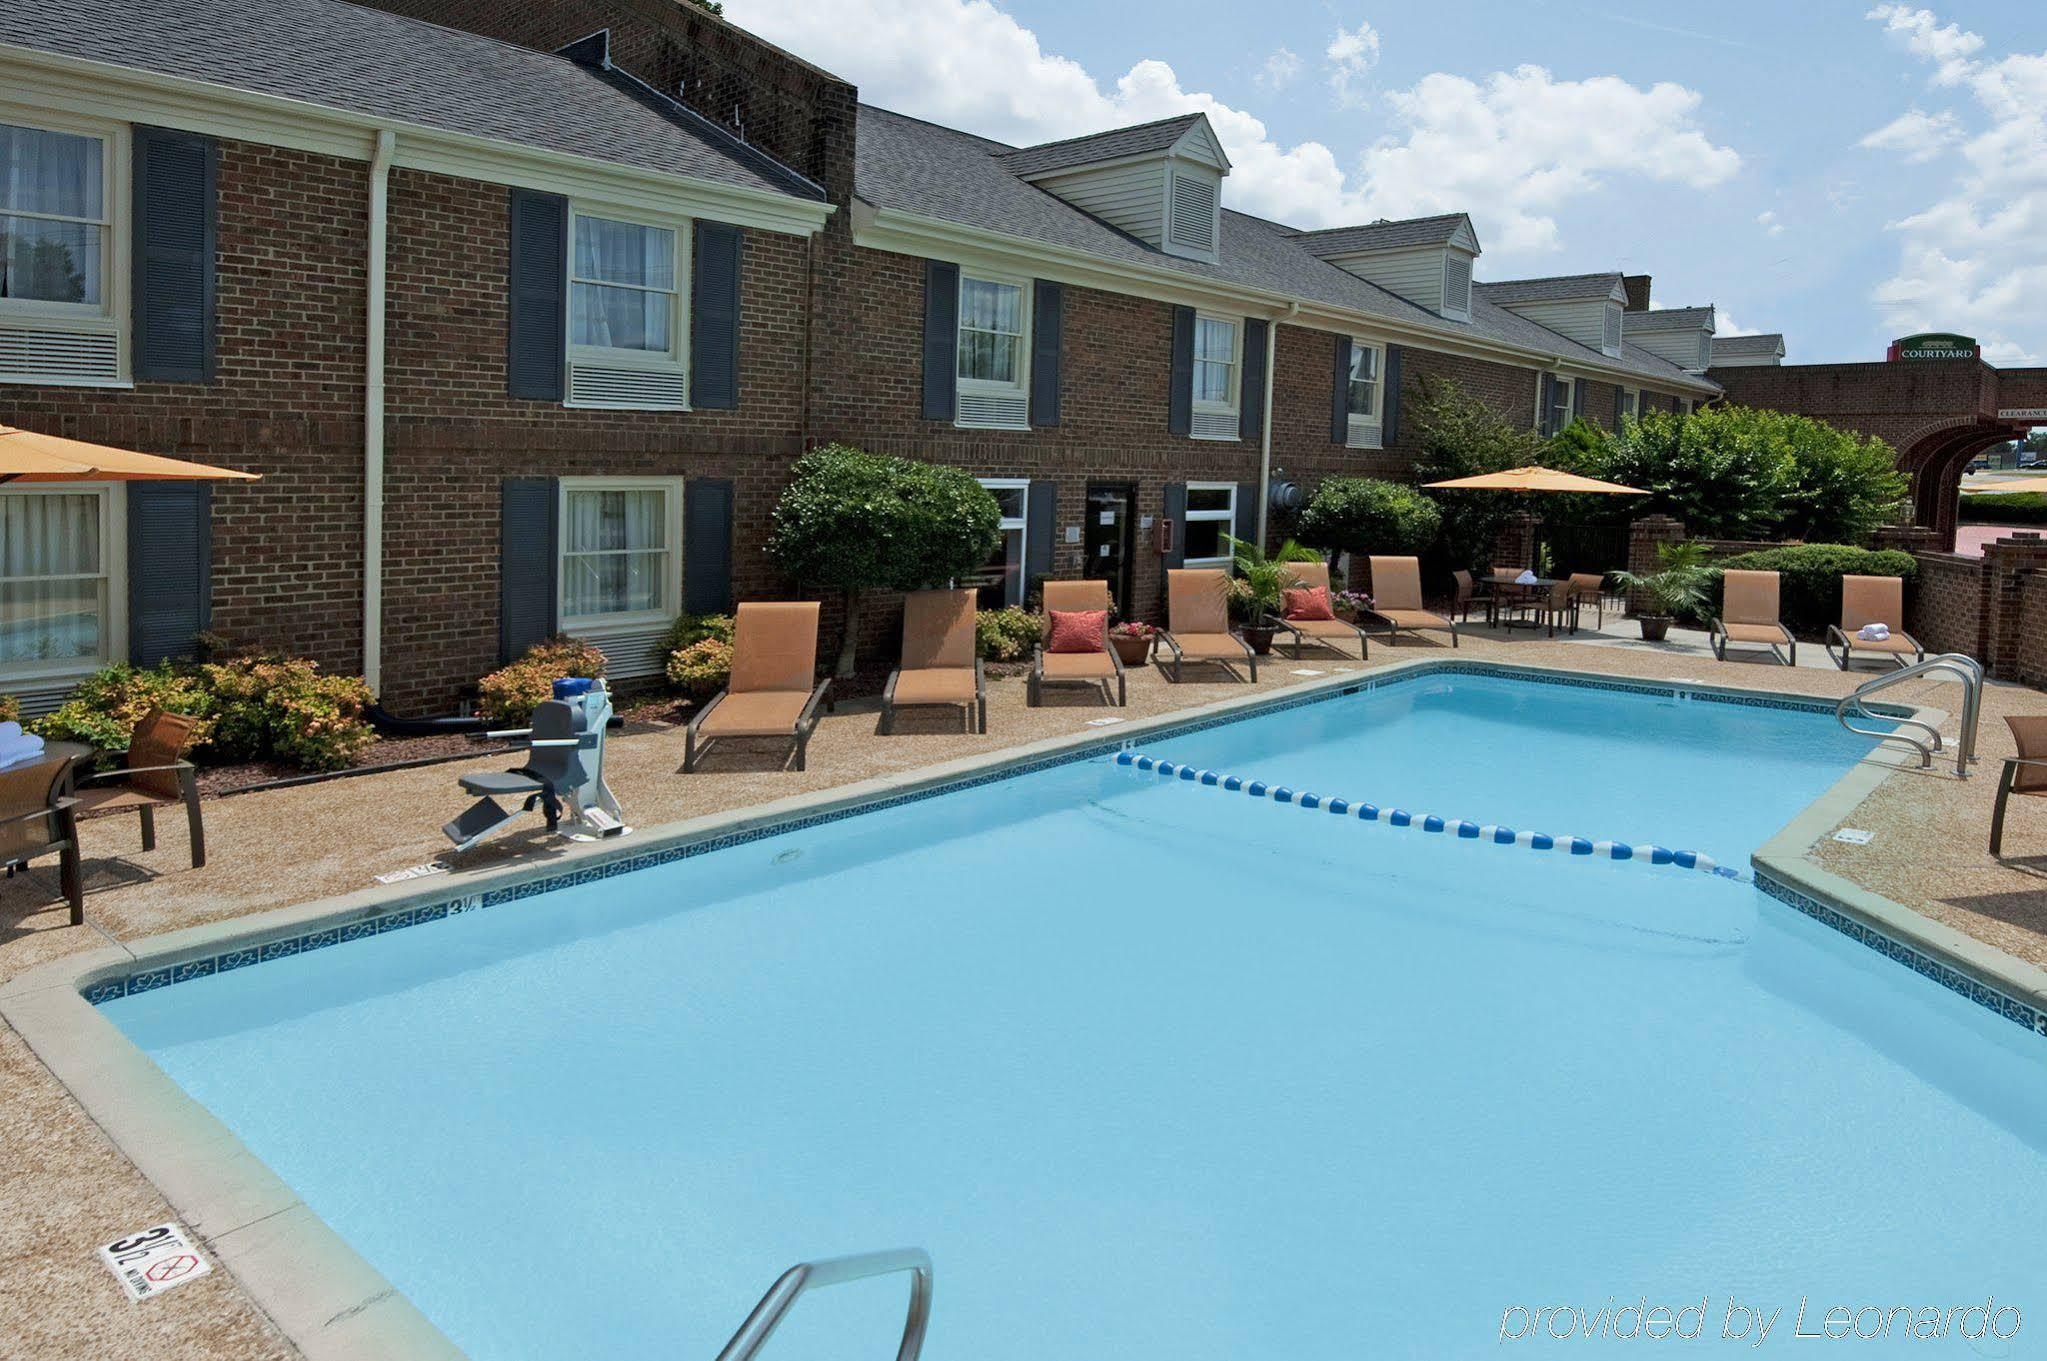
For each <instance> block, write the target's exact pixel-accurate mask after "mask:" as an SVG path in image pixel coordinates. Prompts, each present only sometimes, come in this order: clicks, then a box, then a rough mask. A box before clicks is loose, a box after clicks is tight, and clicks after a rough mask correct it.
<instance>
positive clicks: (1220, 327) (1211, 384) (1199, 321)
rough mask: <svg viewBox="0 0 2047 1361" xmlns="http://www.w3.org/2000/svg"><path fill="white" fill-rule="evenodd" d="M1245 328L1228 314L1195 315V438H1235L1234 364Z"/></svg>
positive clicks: (1240, 351) (1238, 359) (1239, 355)
mask: <svg viewBox="0 0 2047 1361" xmlns="http://www.w3.org/2000/svg"><path fill="white" fill-rule="evenodd" d="M1243 344H1244V328H1243V327H1242V326H1240V325H1238V323H1237V322H1236V321H1235V320H1234V319H1232V318H1229V317H1212V316H1209V315H1208V314H1207V313H1205V312H1200V313H1196V314H1195V317H1194V378H1193V382H1194V423H1193V429H1192V431H1191V433H1192V434H1193V436H1194V438H1196V439H1236V438H1237V437H1238V435H1239V434H1240V431H1239V429H1238V425H1237V366H1238V365H1239V364H1240V363H1242V362H1243Z"/></svg>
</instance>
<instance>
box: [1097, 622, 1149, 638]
mask: <svg viewBox="0 0 2047 1361" xmlns="http://www.w3.org/2000/svg"><path fill="white" fill-rule="evenodd" d="M1109 632H1111V633H1113V634H1115V635H1116V636H1117V637H1118V638H1156V637H1158V636H1159V632H1160V630H1159V627H1158V625H1156V624H1147V623H1145V622H1144V621H1142V620H1139V619H1126V620H1124V621H1123V622H1122V623H1120V624H1118V625H1116V626H1115V627H1114V628H1112V629H1110V630H1109Z"/></svg>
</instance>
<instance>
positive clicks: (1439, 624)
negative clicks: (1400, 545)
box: [1372, 557, 1457, 647]
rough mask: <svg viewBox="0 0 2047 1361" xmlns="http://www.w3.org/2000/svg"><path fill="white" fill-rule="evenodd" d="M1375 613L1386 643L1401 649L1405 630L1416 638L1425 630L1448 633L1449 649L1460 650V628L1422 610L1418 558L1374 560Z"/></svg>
mask: <svg viewBox="0 0 2047 1361" xmlns="http://www.w3.org/2000/svg"><path fill="white" fill-rule="evenodd" d="M1372 613H1373V614H1375V615H1377V616H1378V617H1379V618H1380V619H1382V620H1384V621H1385V623H1386V641H1387V642H1388V643H1391V644H1392V645H1393V646H1395V647H1398V646H1399V645H1400V633H1401V630H1403V629H1405V630H1406V631H1407V632H1408V633H1410V634H1413V635H1414V636H1416V637H1419V636H1421V630H1423V629H1437V630H1440V631H1445V632H1448V633H1449V635H1450V646H1451V647H1456V646H1457V625H1456V624H1455V623H1454V622H1453V621H1451V620H1450V619H1448V618H1446V617H1444V616H1443V615H1440V614H1437V613H1436V612H1435V611H1433V610H1429V609H1426V608H1424V607H1423V604H1422V564H1421V559H1419V558H1381V557H1374V558H1373V559H1372Z"/></svg>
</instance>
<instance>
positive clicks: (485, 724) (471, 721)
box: [364, 702, 490, 737]
mask: <svg viewBox="0 0 2047 1361" xmlns="http://www.w3.org/2000/svg"><path fill="white" fill-rule="evenodd" d="M364 712H365V713H366V714H367V715H368V717H369V720H370V723H371V725H372V726H373V727H375V728H376V729H377V731H378V732H381V733H387V734H389V735H390V736H392V737H441V736H445V735H447V734H450V733H466V732H483V731H485V730H486V729H487V728H489V727H490V723H489V721H488V720H487V719H485V718H484V717H483V715H481V714H450V715H449V716H448V717H446V718H401V717H399V716H398V715H397V714H394V713H391V712H390V711H388V710H387V709H385V708H384V706H383V705H381V704H377V703H375V702H372V703H371V704H370V706H369V708H368V709H367V710H365V711H364Z"/></svg>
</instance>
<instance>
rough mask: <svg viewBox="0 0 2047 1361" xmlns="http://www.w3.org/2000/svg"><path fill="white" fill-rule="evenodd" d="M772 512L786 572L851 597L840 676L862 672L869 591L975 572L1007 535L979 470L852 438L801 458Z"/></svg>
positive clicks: (773, 540)
mask: <svg viewBox="0 0 2047 1361" xmlns="http://www.w3.org/2000/svg"><path fill="white" fill-rule="evenodd" d="M771 518H772V519H773V521H774V527H773V529H772V530H771V531H770V532H769V535H768V552H769V554H770V555H771V556H773V558H774V559H775V561H776V563H777V564H778V565H779V566H780V567H781V569H782V571H783V572H784V573H785V574H786V575H787V576H789V577H790V578H791V579H792V580H794V581H797V582H799V583H802V584H805V585H813V586H830V587H835V588H837V589H838V590H839V591H841V592H843V594H844V596H845V603H846V608H845V612H844V617H843V620H842V624H841V628H840V640H839V655H838V663H837V666H836V668H835V672H836V674H838V675H840V676H850V675H852V674H853V654H854V645H855V643H856V641H857V640H858V639H859V636H860V606H861V602H862V599H863V598H864V596H865V594H866V592H868V591H872V590H890V591H916V590H922V589H924V588H926V587H930V586H943V585H945V584H946V583H947V582H949V581H952V580H953V579H955V578H958V577H964V576H968V575H970V574H971V573H972V572H974V571H975V569H977V568H979V567H980V566H981V565H982V564H983V563H985V562H987V561H988V558H989V555H991V554H992V553H994V551H995V548H996V545H997V544H998V543H1000V542H1001V537H1002V531H1001V524H1002V508H1001V507H1000V506H998V505H997V504H996V502H995V498H994V497H993V496H991V495H990V494H989V492H988V489H987V488H986V487H983V486H982V485H981V484H980V483H979V482H977V481H975V480H974V478H973V476H972V474H970V473H967V472H964V471H962V470H960V469H958V468H949V467H945V466H942V465H940V464H935V463H919V462H917V461H916V460H915V459H908V458H896V457H894V456H893V455H889V454H870V453H867V452H865V451H864V450H860V449H854V448H851V447H849V446H847V445H843V444H828V445H826V446H824V447H823V448H821V449H814V450H812V451H811V452H810V453H807V454H805V455H804V456H803V457H802V458H800V459H798V460H797V461H796V469H795V479H794V480H793V481H792V482H791V483H790V484H789V488H788V490H787V491H785V492H783V493H782V499H781V500H780V501H778V502H776V504H775V510H774V514H773V516H772V517H771Z"/></svg>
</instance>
